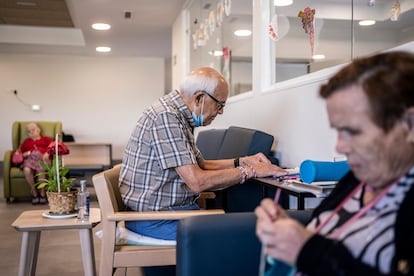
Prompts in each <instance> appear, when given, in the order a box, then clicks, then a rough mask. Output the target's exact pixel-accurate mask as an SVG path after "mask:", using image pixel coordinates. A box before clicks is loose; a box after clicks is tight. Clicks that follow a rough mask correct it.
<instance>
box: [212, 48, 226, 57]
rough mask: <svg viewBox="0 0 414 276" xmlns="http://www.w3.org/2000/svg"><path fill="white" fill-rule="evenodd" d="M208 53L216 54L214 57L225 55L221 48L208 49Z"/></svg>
mask: <svg viewBox="0 0 414 276" xmlns="http://www.w3.org/2000/svg"><path fill="white" fill-rule="evenodd" d="M208 54H209V55H210V56H214V57H221V56H223V51H220V50H211V51H208Z"/></svg>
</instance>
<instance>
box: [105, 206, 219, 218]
mask: <svg viewBox="0 0 414 276" xmlns="http://www.w3.org/2000/svg"><path fill="white" fill-rule="evenodd" d="M217 214H224V211H223V210H220V209H217V210H185V211H159V212H115V213H114V214H112V215H108V220H110V221H132V220H179V219H183V218H187V217H192V216H203V215H217Z"/></svg>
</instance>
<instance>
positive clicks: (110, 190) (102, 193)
mask: <svg viewBox="0 0 414 276" xmlns="http://www.w3.org/2000/svg"><path fill="white" fill-rule="evenodd" d="M120 170H121V164H118V165H116V166H114V167H113V168H111V169H108V170H106V171H103V172H101V173H100V174H97V175H95V176H94V177H93V184H94V187H95V192H96V196H97V198H98V200H99V201H101V202H102V203H105V204H99V205H100V208H101V212H102V217H103V218H105V217H107V216H108V215H109V214H113V213H114V212H119V211H125V205H124V202H123V201H122V198H121V193H120V190H119V173H120Z"/></svg>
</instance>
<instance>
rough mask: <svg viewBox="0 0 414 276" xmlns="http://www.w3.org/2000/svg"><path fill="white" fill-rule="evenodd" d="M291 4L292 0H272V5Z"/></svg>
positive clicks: (283, 5)
mask: <svg viewBox="0 0 414 276" xmlns="http://www.w3.org/2000/svg"><path fill="white" fill-rule="evenodd" d="M292 4H293V0H274V2H273V5H275V6H278V7H285V6H290V5H292Z"/></svg>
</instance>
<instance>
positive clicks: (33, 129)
mask: <svg viewBox="0 0 414 276" xmlns="http://www.w3.org/2000/svg"><path fill="white" fill-rule="evenodd" d="M27 133H28V135H29V137H28V138H26V139H25V140H24V141H23V143H22V144H21V145H20V148H19V150H20V151H21V152H22V154H23V157H24V159H23V163H22V165H21V168H22V169H23V172H24V176H25V178H26V181H27V183H29V186H30V188H31V189H32V204H39V203H40V204H46V203H47V199H46V194H45V190H44V189H40V190H39V191H38V190H37V189H36V187H35V186H34V184H35V180H36V175H37V174H39V173H41V172H43V171H44V170H43V168H42V167H41V166H40V161H41V160H43V161H44V162H45V163H46V164H50V159H49V154H48V153H47V147H48V146H49V144H50V143H51V142H52V138H50V137H49V136H41V130H40V127H39V126H38V125H37V124H36V123H29V124H27Z"/></svg>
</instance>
